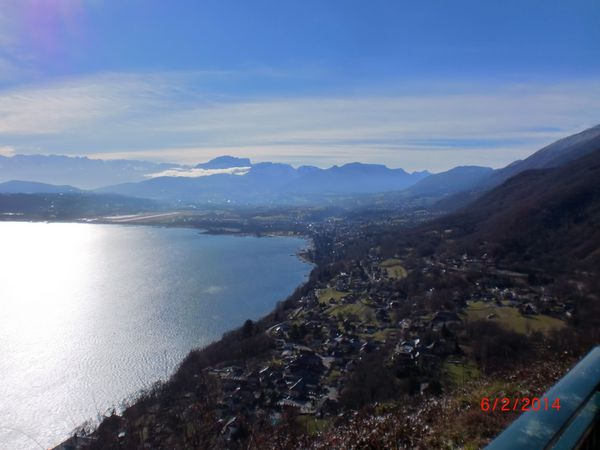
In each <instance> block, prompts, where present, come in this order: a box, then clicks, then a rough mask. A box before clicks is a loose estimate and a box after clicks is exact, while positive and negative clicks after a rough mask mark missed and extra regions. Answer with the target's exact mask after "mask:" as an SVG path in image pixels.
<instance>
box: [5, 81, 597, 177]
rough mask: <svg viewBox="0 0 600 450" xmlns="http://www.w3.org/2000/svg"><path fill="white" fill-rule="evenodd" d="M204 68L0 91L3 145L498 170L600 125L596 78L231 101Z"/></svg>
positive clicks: (185, 158)
mask: <svg viewBox="0 0 600 450" xmlns="http://www.w3.org/2000/svg"><path fill="white" fill-rule="evenodd" d="M213 75H214V74H213ZM202 76H203V75H202V74H201V73H195V74H192V73H158V74H107V75H102V76H92V77H86V78H79V79H75V80H70V81H63V82H62V83H59V84H53V85H44V86H34V87H28V88H20V89H18V90H11V91H4V92H2V91H0V144H7V145H11V146H12V147H15V148H17V150H18V151H19V149H20V148H23V147H38V148H41V149H42V151H44V152H47V153H50V152H52V153H73V154H88V155H94V156H100V157H107V158H117V157H118V158H123V157H131V158H148V159H154V160H165V161H173V162H184V163H196V162H199V161H203V160H206V159H208V158H210V157H214V156H218V155H220V154H224V153H227V154H233V155H237V156H249V157H251V158H253V159H255V160H267V159H268V160H275V161H286V162H291V163H294V164H303V163H316V164H319V165H329V164H333V163H343V162H348V161H353V160H360V161H366V162H381V163H387V164H389V165H392V166H401V167H405V168H407V169H423V168H427V169H430V170H443V169H445V168H448V167H451V166H454V165H458V164H486V165H492V166H501V165H504V164H507V163H509V162H511V161H512V160H514V159H516V158H520V157H524V156H526V155H528V154H529V153H532V152H533V151H535V150H537V149H538V148H539V147H541V146H542V145H545V144H548V143H550V142H552V141H553V140H555V139H558V138H560V137H562V136H564V135H566V134H569V133H571V132H575V131H578V130H581V129H583V128H585V127H588V126H591V125H595V124H596V123H597V122H599V121H600V120H599V119H600V82H598V81H595V80H583V81H582V80H578V81H574V82H571V83H523V84H521V85H514V84H513V85H506V84H504V85H503V84H498V85H493V86H483V85H477V84H472V85H470V86H465V85H452V84H450V83H437V84H436V85H435V86H434V87H435V90H434V91H432V93H423V94H421V95H414V94H408V93H406V92H408V90H405V91H398V90H397V91H396V93H395V94H393V95H388V96H382V95H369V94H365V93H356V94H351V95H350V94H348V95H336V96H308V97H260V98H239V97H238V98H231V97H225V96H219V95H216V94H215V93H213V94H211V95H207V94H205V93H204V91H203V89H202V86H203V81H202V80H203V79H202Z"/></svg>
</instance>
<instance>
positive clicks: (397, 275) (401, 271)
mask: <svg viewBox="0 0 600 450" xmlns="http://www.w3.org/2000/svg"><path fill="white" fill-rule="evenodd" d="M381 267H383V268H384V269H385V270H386V272H387V275H388V277H390V278H394V279H398V280H401V279H403V278H406V277H407V276H408V272H407V271H406V269H405V268H404V267H403V266H402V261H400V260H399V259H394V258H389V259H386V260H385V261H383V262H382V263H381Z"/></svg>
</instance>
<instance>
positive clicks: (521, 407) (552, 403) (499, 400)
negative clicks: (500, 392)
mask: <svg viewBox="0 0 600 450" xmlns="http://www.w3.org/2000/svg"><path fill="white" fill-rule="evenodd" d="M479 406H480V407H481V410H482V411H483V412H494V411H501V412H510V411H519V412H525V411H552V410H554V411H560V398H555V399H549V398H547V397H542V398H538V397H532V398H531V397H516V398H510V397H496V398H490V397H483V398H482V399H481V402H480V403H479Z"/></svg>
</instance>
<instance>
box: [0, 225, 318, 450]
mask: <svg viewBox="0 0 600 450" xmlns="http://www.w3.org/2000/svg"><path fill="white" fill-rule="evenodd" d="M11 219H12V220H0V222H20V223H65V224H72V223H75V224H88V225H90V224H91V225H94V224H97V225H129V226H144V227H146V226H150V227H160V228H185V229H189V230H194V231H197V232H198V233H199V234H207V235H230V236H237V237H294V238H300V239H302V240H303V241H305V242H304V244H303V245H302V247H301V248H299V249H298V250H297V251H296V252H295V254H294V255H293V256H295V257H296V258H298V259H299V260H300V261H302V262H304V263H307V264H309V265H310V266H311V267H310V268H309V270H308V272H307V274H306V277H305V279H304V280H303V281H302V282H301V283H299V284H298V285H296V286H293V287H292V289H290V291H289V293H288V294H287V295H286V297H285V298H282V299H280V300H278V301H277V302H276V303H275V304H274V305H273V307H272V308H271V309H270V310H269V311H268V312H267V313H265V314H264V315H263V316H261V317H259V318H257V319H256V320H255V323H261V322H264V321H268V320H269V318H270V317H272V316H273V314H274V313H275V312H276V311H277V309H278V308H279V307H280V304H282V303H286V302H287V301H288V300H290V299H291V298H292V297H293V295H294V293H295V292H296V291H298V290H299V289H302V288H304V287H305V286H306V285H307V284H309V283H310V281H311V275H312V274H313V272H314V270H315V269H316V268H317V267H318V265H317V263H316V262H315V261H314V260H313V258H312V257H311V251H312V250H313V249H314V246H315V243H314V240H313V239H312V237H311V236H309V235H308V234H300V233H295V232H291V233H281V232H270V233H249V232H223V231H224V230H220V231H221V232H219V231H217V230H214V229H213V230H206V229H204V228H200V227H196V226H193V225H191V224H172V223H148V222H141V223H140V222H136V223H131V222H129V223H120V222H112V221H104V220H102V221H101V220H94V221H90V220H85V219H84V220H77V219H75V220H31V219H30V220H23V218H22V217H12V218H11ZM186 225H187V226H186ZM290 256H291V255H290ZM242 325H243V323H239V324H237V325H235V326H233V327H232V328H230V329H227V330H225V331H224V332H223V334H222V335H221V336H220V337H217V338H216V339H215V340H214V341H211V342H208V343H207V344H206V345H204V346H202V347H196V348H192V349H190V350H189V351H188V352H187V353H186V354H185V355H184V356H183V358H181V359H180V360H179V361H178V364H177V365H176V368H175V369H174V371H173V372H172V373H171V374H170V375H169V376H168V378H167V379H166V380H150V381H149V382H148V385H152V384H153V383H160V384H161V385H164V384H168V383H170V382H171V381H172V380H173V378H174V377H175V376H176V375H177V372H178V370H179V368H180V367H181V366H182V365H183V364H184V362H185V361H186V360H187V359H188V358H189V357H190V356H191V355H192V354H193V353H195V352H202V351H203V350H205V349H206V348H208V347H210V346H211V345H214V344H218V343H219V342H222V341H223V336H224V335H226V334H228V333H233V332H236V331H237V330H239V329H240V328H241V327H242ZM146 391H147V388H140V389H138V390H136V391H134V392H131V393H130V394H129V398H131V399H135V400H133V402H132V403H131V404H135V403H137V401H138V400H139V399H140V398H141V397H142V396H143V395H144V394H145V392H146ZM122 401H123V399H119V400H118V403H119V402H122ZM125 409H127V407H125V408H118V409H114V410H115V411H117V412H118V413H119V414H121V413H122V412H123V411H124V410H125ZM107 411H110V409H109V410H107ZM106 417H109V416H108V415H106V413H105V414H104V415H103V416H102V418H101V419H100V421H97V420H93V421H90V419H86V420H82V421H81V423H80V424H78V425H77V426H76V427H75V428H74V429H73V430H72V431H71V433H70V434H69V435H67V436H65V438H64V439H63V440H62V441H61V442H59V443H58V444H56V445H53V446H51V447H50V448H52V449H61V448H63V447H62V446H63V445H65V444H66V443H67V442H69V440H70V439H72V437H73V436H74V435H79V436H80V433H81V430H82V428H81V427H82V426H85V425H86V423H87V424H93V425H92V426H93V429H94V430H96V429H97V428H98V426H99V425H100V424H101V423H102V421H103V420H104V419H106Z"/></svg>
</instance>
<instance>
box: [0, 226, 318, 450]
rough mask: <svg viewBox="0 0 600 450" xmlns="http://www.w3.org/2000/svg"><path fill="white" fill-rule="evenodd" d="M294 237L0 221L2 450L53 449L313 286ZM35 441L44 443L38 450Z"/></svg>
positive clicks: (0, 404) (0, 406) (308, 270)
mask: <svg viewBox="0 0 600 450" xmlns="http://www.w3.org/2000/svg"><path fill="white" fill-rule="evenodd" d="M304 246H306V241H304V240H302V239H298V238H287V237H285V238H283V237H281V238H280V237H276V238H275V237H273V238H256V237H236V236H215V235H204V234H200V233H199V232H198V231H197V230H190V229H175V228H156V227H141V226H121V225H94V224H65V223H51V224H47V223H24V222H0V355H1V356H2V357H1V358H0V449H2V450H20V449H35V448H40V447H41V448H48V447H50V446H52V445H56V444H58V443H59V442H60V441H61V440H62V439H64V438H65V437H67V436H68V435H69V433H70V431H71V430H72V429H73V428H74V427H76V426H77V425H79V424H81V423H82V422H83V421H85V420H86V419H89V418H96V417H97V416H98V413H103V412H105V411H107V409H108V408H110V407H112V406H117V407H118V406H119V404H120V402H121V401H122V400H123V399H126V398H127V397H130V396H131V395H132V394H134V393H135V392H137V391H139V390H140V389H141V388H144V387H148V386H149V385H151V384H152V383H153V382H155V381H157V380H159V379H165V377H166V376H167V375H168V374H170V373H171V372H172V371H173V370H174V369H175V367H176V365H177V364H178V363H179V362H180V361H181V360H182V359H183V357H184V356H185V355H186V354H187V352H188V351H189V350H191V349H192V348H195V347H198V346H203V345H205V344H207V343H209V342H211V341H213V340H215V339H217V338H218V337H220V336H221V335H222V334H223V332H224V331H227V330H230V329H232V328H235V327H237V326H239V325H241V324H242V323H243V322H244V321H245V320H246V319H248V318H251V319H257V318H259V317H261V316H263V315H265V314H267V313H268V312H269V311H271V310H272V309H273V307H274V305H275V303H276V302H277V301H278V300H283V299H285V298H286V297H287V296H288V295H289V294H290V293H291V292H292V291H293V290H294V288H295V287H296V286H298V285H299V284H301V283H302V282H303V281H305V280H306V277H307V275H308V273H309V272H310V269H311V266H310V265H309V264H307V263H305V262H303V261H301V260H300V259H299V258H297V256H295V254H296V252H297V251H298V250H299V249H301V248H302V247H304ZM36 441H37V443H39V445H38V444H36Z"/></svg>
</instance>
